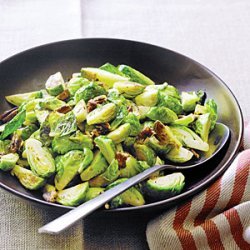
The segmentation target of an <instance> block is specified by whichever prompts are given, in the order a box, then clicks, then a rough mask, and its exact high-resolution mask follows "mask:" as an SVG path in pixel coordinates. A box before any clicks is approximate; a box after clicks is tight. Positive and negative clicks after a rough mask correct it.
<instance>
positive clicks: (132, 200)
mask: <svg viewBox="0 0 250 250" xmlns="http://www.w3.org/2000/svg"><path fill="white" fill-rule="evenodd" d="M126 180H127V178H121V179H118V180H116V181H114V182H113V183H112V184H110V185H109V186H108V187H107V190H108V189H110V188H112V187H115V186H116V185H118V184H120V183H122V182H124V181H126ZM144 204H145V200H144V197H143V195H142V193H141V192H140V191H139V190H138V189H137V188H136V187H131V188H129V189H128V190H126V191H125V192H123V193H122V194H120V195H118V196H116V197H115V198H114V199H112V200H111V202H110V208H117V207H120V206H124V205H127V206H142V205H144Z"/></svg>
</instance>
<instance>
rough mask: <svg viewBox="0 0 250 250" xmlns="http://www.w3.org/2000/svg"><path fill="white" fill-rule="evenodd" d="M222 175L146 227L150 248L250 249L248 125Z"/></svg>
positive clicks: (249, 146) (249, 153)
mask: <svg viewBox="0 0 250 250" xmlns="http://www.w3.org/2000/svg"><path fill="white" fill-rule="evenodd" d="M243 147H244V150H243V151H241V152H240V153H239V154H238V155H237V157H236V158H235V160H234V161H233V163H232V164H231V166H230V167H229V168H228V169H227V171H226V172H225V173H224V175H223V176H222V177H221V178H220V179H218V180H217V181H216V182H215V183H214V184H213V185H212V186H210V187H209V188H208V189H206V190H205V191H203V192H202V193H200V194H199V195H197V196H195V197H194V198H193V199H192V200H190V201H189V202H187V203H185V204H184V205H181V206H178V207H175V208H173V209H172V210H170V211H168V212H166V213H165V214H163V215H161V216H160V217H158V218H156V219H154V220H153V221H151V222H150V223H149V224H148V226H147V231H146V235H147V241H148V245H149V248H150V249H152V250H153V249H157V250H159V249H175V250H177V249H189V250H192V249H202V250H205V249H216V250H220V249H226V250H228V249H248V250H249V249H250V171H249V168H250V124H248V125H247V126H246V127H245V132H244V140H243Z"/></svg>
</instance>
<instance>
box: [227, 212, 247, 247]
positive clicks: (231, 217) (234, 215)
mask: <svg viewBox="0 0 250 250" xmlns="http://www.w3.org/2000/svg"><path fill="white" fill-rule="evenodd" d="M224 215H225V217H226V218H227V220H228V223H229V225H230V229H231V233H232V236H233V238H234V240H235V242H236V244H237V245H238V247H239V248H240V249H242V250H249V249H250V244H248V243H247V242H246V241H245V239H244V238H243V226H242V224H241V220H240V216H239V214H238V212H237V210H236V209H235V208H231V209H229V210H227V211H225V212H224Z"/></svg>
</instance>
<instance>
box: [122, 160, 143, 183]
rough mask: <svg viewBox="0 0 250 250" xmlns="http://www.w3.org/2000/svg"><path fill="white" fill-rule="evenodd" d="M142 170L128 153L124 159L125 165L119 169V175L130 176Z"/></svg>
mask: <svg viewBox="0 0 250 250" xmlns="http://www.w3.org/2000/svg"><path fill="white" fill-rule="evenodd" d="M141 170H142V168H141V166H140V165H139V163H138V161H137V160H136V159H135V158H134V157H133V156H132V155H130V156H129V157H128V158H127V160H126V167H125V168H122V169H120V177H127V178H130V177H132V176H134V175H136V174H138V173H140V172H141Z"/></svg>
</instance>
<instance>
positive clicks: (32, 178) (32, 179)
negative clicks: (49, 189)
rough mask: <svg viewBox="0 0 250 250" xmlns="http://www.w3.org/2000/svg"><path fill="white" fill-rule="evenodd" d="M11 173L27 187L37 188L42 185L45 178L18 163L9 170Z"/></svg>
mask: <svg viewBox="0 0 250 250" xmlns="http://www.w3.org/2000/svg"><path fill="white" fill-rule="evenodd" d="M11 174H12V175H15V176H16V177H17V178H18V180H19V181H20V183H21V184H22V185H23V186H24V187H25V188H27V189H30V190H37V189H39V188H40V187H42V186H44V185H45V183H46V180H45V179H44V178H42V177H39V176H37V175H35V174H34V173H33V172H32V171H31V170H29V169H26V168H22V167H20V166H18V165H15V167H14V168H13V169H12V170H11Z"/></svg>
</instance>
